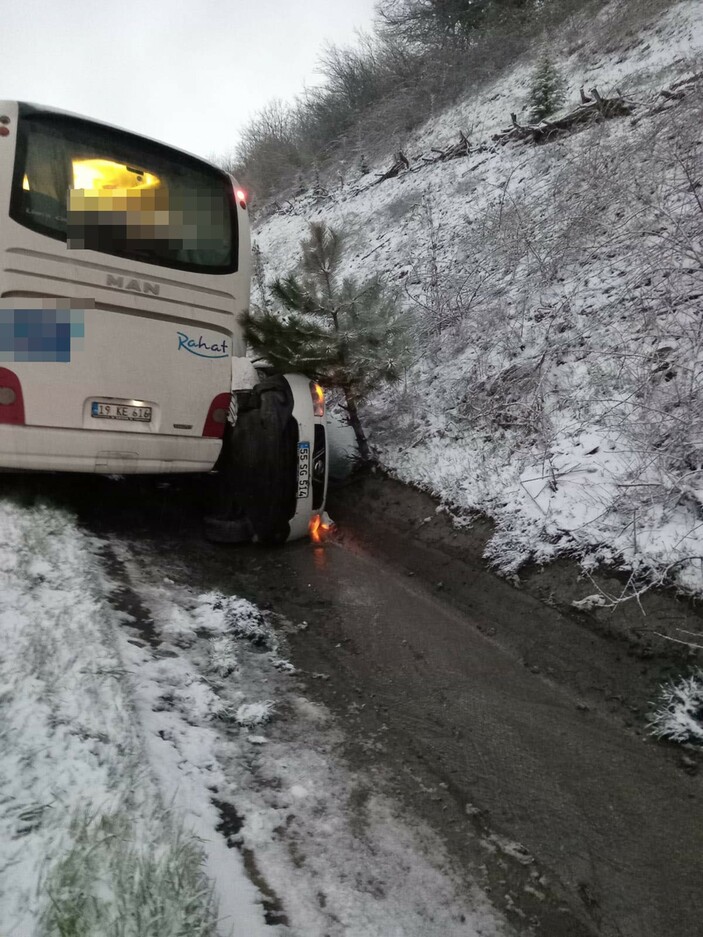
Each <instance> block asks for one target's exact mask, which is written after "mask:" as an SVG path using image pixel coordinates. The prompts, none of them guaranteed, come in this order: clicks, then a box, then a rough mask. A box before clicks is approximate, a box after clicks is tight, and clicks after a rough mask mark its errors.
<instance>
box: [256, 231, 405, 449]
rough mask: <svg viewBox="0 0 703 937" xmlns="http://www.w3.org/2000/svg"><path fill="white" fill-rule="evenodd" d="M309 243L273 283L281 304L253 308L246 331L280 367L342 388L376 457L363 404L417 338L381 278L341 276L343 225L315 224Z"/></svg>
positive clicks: (396, 372) (391, 377)
mask: <svg viewBox="0 0 703 937" xmlns="http://www.w3.org/2000/svg"><path fill="white" fill-rule="evenodd" d="M301 249H302V259H301V263H300V267H299V269H298V270H297V271H295V272H293V273H289V274H288V275H286V276H284V277H281V278H279V279H277V280H275V281H274V282H273V283H272V284H271V295H272V296H273V297H274V299H276V300H278V302H279V304H280V306H281V309H280V310H278V311H272V310H270V309H265V308H253V309H252V310H251V311H250V312H248V313H247V314H246V315H245V316H244V319H243V325H244V329H245V335H246V338H247V341H248V342H249V344H250V345H251V347H252V348H253V349H254V350H255V351H256V352H257V353H259V354H261V355H262V356H263V357H265V358H266V359H267V361H268V362H269V363H270V364H271V365H272V366H273V367H275V368H276V369H277V370H281V371H299V372H302V373H304V374H308V375H309V376H310V377H312V378H315V379H316V380H317V381H319V382H320V383H321V384H322V385H323V386H325V387H336V388H339V389H340V390H341V392H342V394H343V396H344V406H345V409H346V411H347V416H348V419H349V424H350V426H351V427H352V429H353V430H354V433H355V436H356V440H357V445H358V448H359V455H360V457H361V460H362V461H363V462H369V461H370V460H371V452H370V448H369V444H368V440H367V439H366V434H365V433H364V430H363V427H362V424H361V419H360V416H359V404H360V403H361V402H362V400H363V399H364V398H365V397H366V396H367V395H368V394H369V393H370V392H371V391H372V390H374V389H375V388H377V387H378V386H380V385H381V384H382V383H383V382H385V381H395V380H397V379H398V377H399V376H400V375H401V374H402V372H403V368H404V366H405V364H406V363H407V358H408V354H409V347H408V346H409V340H408V334H407V329H406V327H405V324H404V321H403V316H402V312H401V309H400V306H399V303H398V300H397V297H396V296H395V294H393V293H391V292H390V291H389V290H388V288H387V287H386V286H385V284H384V283H383V281H382V280H381V279H380V278H379V277H377V276H373V277H371V278H369V279H368V280H366V281H364V282H363V283H361V282H358V281H357V280H355V279H353V278H351V277H344V278H343V277H341V276H340V272H339V271H340V266H341V263H342V260H343V239H342V237H341V236H340V234H339V233H338V232H337V231H335V230H333V229H332V228H329V227H328V226H327V225H325V224H322V223H313V224H311V225H310V234H309V236H308V237H307V238H306V239H304V240H303V241H302V242H301Z"/></svg>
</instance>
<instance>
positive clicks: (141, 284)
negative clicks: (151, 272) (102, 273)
mask: <svg viewBox="0 0 703 937" xmlns="http://www.w3.org/2000/svg"><path fill="white" fill-rule="evenodd" d="M107 285H108V286H114V287H116V288H117V289H118V290H131V292H132V293H144V295H151V296H158V295H159V284H158V283H149V281H148V280H127V281H125V278H124V277H116V276H114V275H113V274H112V273H108V275H107Z"/></svg>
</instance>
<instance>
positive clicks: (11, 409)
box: [0, 368, 24, 426]
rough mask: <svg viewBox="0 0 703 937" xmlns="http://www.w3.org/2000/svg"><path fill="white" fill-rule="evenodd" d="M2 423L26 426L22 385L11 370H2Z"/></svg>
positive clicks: (0, 372)
mask: <svg viewBox="0 0 703 937" xmlns="http://www.w3.org/2000/svg"><path fill="white" fill-rule="evenodd" d="M0 423H13V424H14V425H15V426H24V397H23V396H22V385H21V384H20V380H19V378H18V377H17V375H16V374H15V373H14V371H10V369H9V368H0Z"/></svg>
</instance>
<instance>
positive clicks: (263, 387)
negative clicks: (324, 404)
mask: <svg viewBox="0 0 703 937" xmlns="http://www.w3.org/2000/svg"><path fill="white" fill-rule="evenodd" d="M297 442H298V426H297V422H296V420H295V419H294V417H293V394H292V392H291V389H290V387H289V385H288V382H287V381H286V380H285V378H284V377H282V376H280V375H275V376H273V377H269V378H266V379H265V380H264V381H261V382H260V383H259V384H257V385H256V387H254V389H253V390H251V391H246V392H242V393H238V394H237V421H236V423H235V425H234V426H228V427H227V430H226V432H225V438H224V442H223V449H222V454H221V456H220V461H219V462H218V476H219V477H218V491H217V505H216V511H215V513H214V515H213V516H211V517H208V518H206V520H205V535H206V537H207V538H208V539H209V540H213V541H217V542H220V543H242V542H247V541H250V540H256V541H257V542H259V543H263V544H267V545H276V544H281V543H285V541H286V540H287V539H288V536H289V534H290V526H289V521H290V519H291V518H292V517H293V515H294V513H295V505H296V485H297Z"/></svg>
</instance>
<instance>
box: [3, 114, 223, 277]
mask: <svg viewBox="0 0 703 937" xmlns="http://www.w3.org/2000/svg"><path fill="white" fill-rule="evenodd" d="M18 111H19V113H18V122H17V123H18V131H17V142H16V147H15V162H14V166H13V172H12V182H11V188H10V208H9V217H10V218H11V219H12V221H14V222H15V223H16V224H19V225H21V226H22V227H23V228H27V229H29V230H30V231H35V232H36V233H37V234H41V235H44V236H45V237H50V238H52V240H54V241H60V242H62V243H64V244H66V242H67V239H68V235H67V231H63V232H60V231H57V230H56V229H55V228H51V227H49V226H48V225H43V224H42V223H41V222H37V221H34V220H32V219H31V218H30V217H28V216H27V214H26V212H24V211H23V208H22V205H21V199H22V197H23V196H22V191H23V190H22V181H23V172H24V166H25V162H26V155H27V131H26V130H25V127H26V123H25V120H24V118H25V117H30V118H31V117H35V116H36V117H40V118H42V119H44V120H49V121H55V122H56V123H57V124H58V125H59V126H61V125H64V126H65V125H69V126H70V125H73V126H78V127H79V128H82V129H84V130H88V131H89V132H92V131H93V129H94V130H95V132H97V133H98V134H108V135H110V134H113V135H115V136H119V137H121V138H123V139H124V141H125V144H126V145H127V146H130V147H133V148H134V149H135V150H136V152H138V153H139V152H140V151H141V152H143V153H144V154H145V155H146V156H147V160H146V161H147V162H148V156H149V154H154V155H155V156H156V157H157V158H158V157H159V156H160V157H161V158H162V159H166V160H171V161H174V162H178V163H180V164H181V165H183V166H186V167H188V166H190V167H191V168H193V169H194V170H196V171H200V172H203V171H206V172H209V173H210V174H212V175H215V176H219V177H220V179H221V181H222V184H223V194H224V195H225V198H226V199H227V204H228V207H229V212H230V238H231V256H232V260H231V263H230V264H227V265H223V266H203V265H202V264H195V263H186V262H181V261H175V260H169V259H168V258H162V257H157V256H152V257H149V256H145V254H144V253H142V252H140V251H135V252H134V253H132V252H129V251H107V250H102V249H96V248H90V247H89V248H82V249H83V250H92V251H94V252H95V253H97V254H102V255H104V256H107V257H116V258H118V259H119V260H125V261H137V262H138V263H144V264H149V265H150V266H157V267H165V268H168V269H171V270H180V271H182V272H184V273H200V274H203V275H213V276H222V275H226V274H232V273H237V272H238V270H239V217H238V208H237V202H236V198H235V194H234V187H233V185H232V179H231V177H230V176H229V175H228V174H227V173H226V172H224V171H223V170H221V169H218V168H217V167H216V166H213V165H212V164H211V163H208V162H206V161H204V160H200V159H198V157H197V156H192V155H191V154H190V153H185V152H183V151H182V150H178V149H175V148H174V147H170V146H167V145H166V144H165V143H159V142H158V141H156V140H150V139H148V138H146V137H141V136H139V134H136V133H131V132H130V131H128V130H121V129H119V128H117V127H110V126H108V125H106V124H102V123H100V122H99V121H94V120H88V119H86V118H83V117H78V116H75V115H73V114H61V113H57V112H54V111H50V110H44V109H43V108H39V107H35V106H33V105H31V104H19V106H18Z"/></svg>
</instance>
